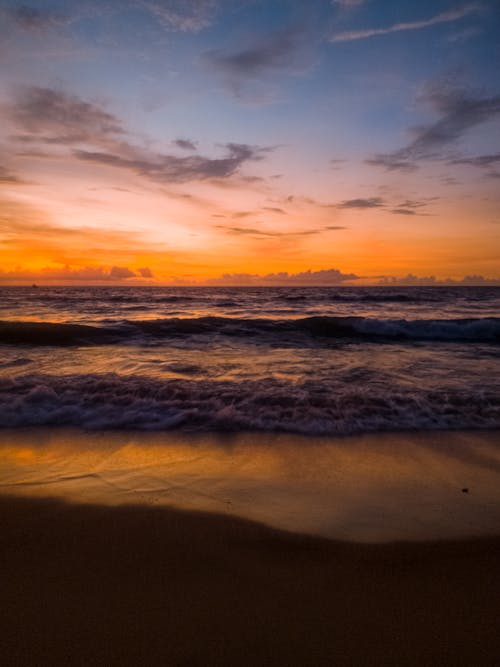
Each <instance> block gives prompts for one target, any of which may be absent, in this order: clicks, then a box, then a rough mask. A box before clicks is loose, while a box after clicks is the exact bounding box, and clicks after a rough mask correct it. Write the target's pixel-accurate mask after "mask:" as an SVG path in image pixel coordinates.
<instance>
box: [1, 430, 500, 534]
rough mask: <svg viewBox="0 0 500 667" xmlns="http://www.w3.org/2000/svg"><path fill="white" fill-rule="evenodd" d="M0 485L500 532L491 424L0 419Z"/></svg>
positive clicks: (233, 512) (356, 528)
mask: <svg viewBox="0 0 500 667" xmlns="http://www.w3.org/2000/svg"><path fill="white" fill-rule="evenodd" d="M0 457H1V460H2V465H1V466H0V496H1V494H2V493H3V494H15V495H19V496H24V497H33V498H43V497H55V498H61V499H62V500H68V501H70V502H76V503H82V502H86V503H90V504H92V503H93V504H102V505H109V506H119V505H128V504H137V505H144V506H162V507H173V508H179V509H186V510H194V511H206V512H211V513H217V514H226V515H230V516H238V517H241V518H243V519H248V520H253V521H257V522H259V523H262V524H266V525H269V526H271V527H274V528H277V529H284V530H288V531H291V532H296V533H304V534H306V533H307V534H311V535H317V536H323V537H327V538H331V539H338V540H344V541H354V542H362V543H370V542H372V543H377V542H393V541H428V540H435V539H444V540H446V539H451V540H453V539H467V538H475V537H482V536H492V535H493V536H494V535H497V534H498V533H499V532H500V446H499V445H498V431H467V432H465V431H454V432H450V431H446V432H414V433H376V434H366V435H361V436H342V437H337V438H334V437H330V438H325V437H316V438H310V437H306V436H298V435H290V434H270V433H204V434H201V433H185V432H178V431H177V432H176V431H170V432H163V433H162V432H154V433H148V432H131V431H122V432H116V431H115V432H113V431H104V432H103V431H96V432H84V431H79V430H77V429H68V428H60V429H54V428H48V427H40V428H29V429H14V430H0Z"/></svg>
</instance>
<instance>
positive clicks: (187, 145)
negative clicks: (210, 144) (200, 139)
mask: <svg viewBox="0 0 500 667" xmlns="http://www.w3.org/2000/svg"><path fill="white" fill-rule="evenodd" d="M172 143H173V144H174V146H177V148H182V149H183V150H185V151H195V150H196V142H194V141H191V139H175V140H174V141H173V142H172Z"/></svg>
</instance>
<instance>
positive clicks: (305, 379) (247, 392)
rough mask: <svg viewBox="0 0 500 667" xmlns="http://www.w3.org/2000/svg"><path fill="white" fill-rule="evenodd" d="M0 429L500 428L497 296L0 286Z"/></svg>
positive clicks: (324, 432) (411, 290)
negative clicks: (62, 427)
mask: <svg viewBox="0 0 500 667" xmlns="http://www.w3.org/2000/svg"><path fill="white" fill-rule="evenodd" d="M0 320H1V321H0V427H3V428H9V429H16V428H18V427H27V426H42V425H50V426H55V425H57V426H71V427H78V428H82V429H85V430H107V429H113V430H122V429H127V430H137V431H167V430H168V431H170V430H182V431H187V432H192V431H196V432H214V431H217V432H220V431H222V432H242V431H259V432H262V431H266V432H284V433H296V434H306V435H309V436H320V435H321V436H330V435H349V434H362V433H369V432H377V431H378V432H382V431H383V432H389V431H394V432H400V431H419V432H422V431H436V430H448V431H451V430H464V429H467V430H468V429H499V428H500V288H498V287H286V288H285V287H276V288H275V287H255V288H254V287H251V288H250V287H239V288H238V287H196V288H195V287H193V288H190V287H178V288H177V287H43V286H42V287H2V288H1V290H0Z"/></svg>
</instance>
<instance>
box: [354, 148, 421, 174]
mask: <svg viewBox="0 0 500 667" xmlns="http://www.w3.org/2000/svg"><path fill="white" fill-rule="evenodd" d="M365 163H366V164H369V165H371V166H372V167H383V168H384V169H386V170H387V171H401V172H403V173H410V172H412V171H415V170H416V169H417V166H416V165H414V164H413V163H412V162H408V161H407V160H406V159H404V158H402V157H400V156H399V155H398V152H396V153H378V154H377V155H375V156H373V157H371V158H368V159H366V160H365Z"/></svg>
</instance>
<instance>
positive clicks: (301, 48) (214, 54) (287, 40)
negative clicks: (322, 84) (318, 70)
mask: <svg viewBox="0 0 500 667" xmlns="http://www.w3.org/2000/svg"><path fill="white" fill-rule="evenodd" d="M310 48H311V47H310V40H308V39H307V29H306V28H305V27H304V26H301V27H297V26H292V27H288V28H285V29H281V30H277V31H275V32H271V33H268V34H267V35H263V36H259V37H257V38H255V39H254V41H251V42H250V43H248V44H247V45H246V46H245V47H243V48H242V47H241V46H239V47H238V48H235V49H233V50H229V49H225V50H223V49H213V50H211V51H206V52H205V53H204V54H203V55H202V57H201V61H202V63H203V64H204V65H205V66H207V67H208V68H210V69H212V70H213V71H215V72H216V73H218V74H219V75H221V76H222V77H223V81H224V83H225V85H226V86H227V87H228V89H229V90H230V91H231V92H232V93H233V94H234V95H235V96H236V97H239V98H243V99H247V101H249V102H251V103H257V104H263V103H264V104H268V103H273V102H276V101H277V100H279V99H281V98H280V95H279V93H278V92H277V91H276V90H275V89H274V88H273V87H272V86H271V87H269V86H266V85H265V84H264V83H263V82H264V81H266V80H268V79H269V78H270V77H273V76H275V75H276V74H277V73H288V74H300V73H301V72H304V71H305V70H306V69H307V68H308V67H310V66H311V63H312V58H311V56H310V54H309V51H310Z"/></svg>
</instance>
